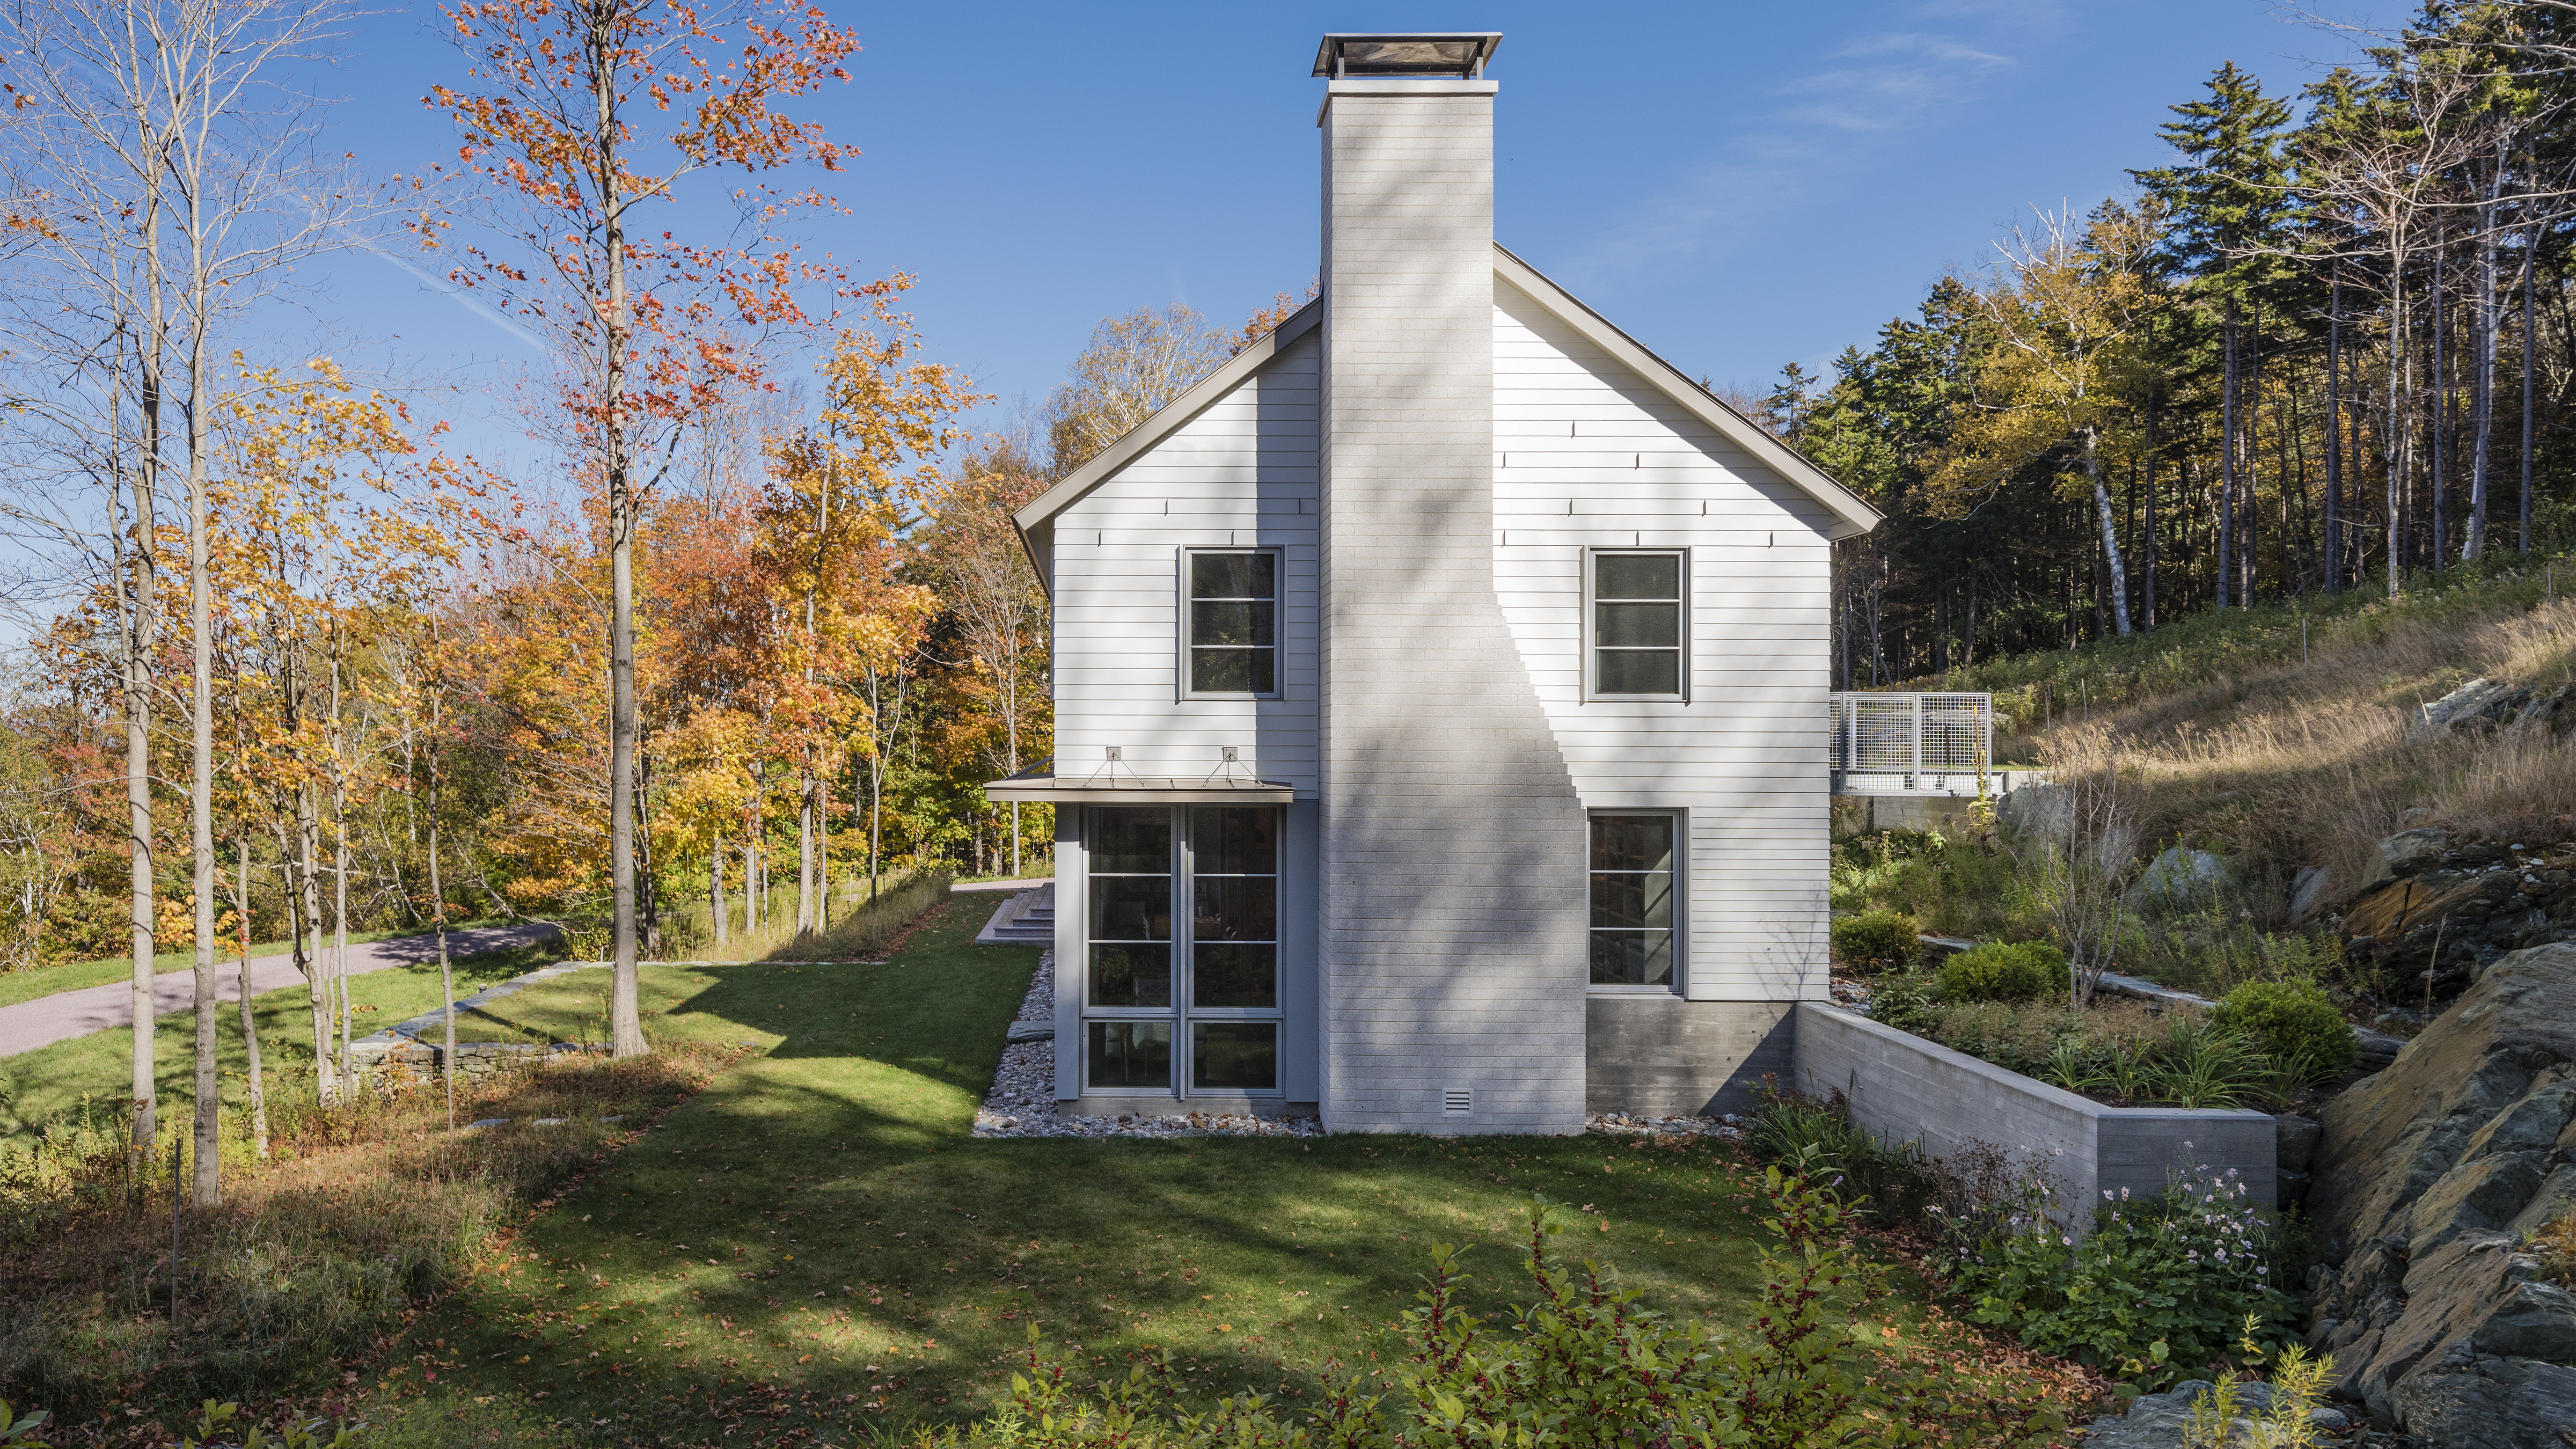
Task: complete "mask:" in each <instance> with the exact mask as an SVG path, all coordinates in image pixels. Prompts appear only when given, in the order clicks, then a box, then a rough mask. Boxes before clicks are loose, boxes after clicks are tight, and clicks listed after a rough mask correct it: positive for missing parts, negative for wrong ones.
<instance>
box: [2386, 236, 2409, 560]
mask: <svg viewBox="0 0 2576 1449" xmlns="http://www.w3.org/2000/svg"><path fill="white" fill-rule="evenodd" d="M2405 261H2406V253H2405V247H2404V244H2403V243H2402V242H2400V243H2397V244H2394V245H2392V246H2391V247H2390V248H2389V263H2390V265H2389V269H2388V289H2389V293H2390V298H2389V310H2388V417H2387V418H2386V420H2385V426H2386V427H2387V430H2388V597H2390V598H2392V599H2393V598H2396V597H2397V594H2398V590H2399V589H2400V587H2402V586H2403V584H2404V582H2405V578H2406V555H2405V548H2406V538H2405V536H2406V514H2405V502H2406V494H2405V479H2406V475H2407V474H2408V472H2409V471H2410V468H2409V466H2408V465H2409V464H2410V463H2412V461H2413V459H2414V453H2415V430H2414V429H2413V428H2411V427H2409V426H2407V416H2406V406H2405V400H2406V395H2407V388H2406V382H2407V379H2408V376H2409V374H2410V373H2411V372H2412V370H2413V368H2414V365H2415V364H2414V356H2413V354H2412V353H2411V352H2410V351H2409V350H2408V349H2407V346H2406V328H2407V326H2408V318H2407V316H2406V265H2405Z"/></svg>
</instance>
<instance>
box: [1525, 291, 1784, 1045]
mask: <svg viewBox="0 0 2576 1449" xmlns="http://www.w3.org/2000/svg"><path fill="white" fill-rule="evenodd" d="M1494 448H1495V458H1494V462H1495V469H1494V528H1495V534H1494V538H1495V545H1494V584H1495V588H1496V590H1497V591H1498V592H1499V593H1500V594H1501V596H1502V603H1503V611H1504V613H1505V615H1506V616H1507V617H1508V618H1509V619H1510V621H1511V626H1512V634H1513V637H1514V639H1515V641H1516V642H1517V643H1518V644H1519V646H1520V650H1521V655H1522V658H1523V659H1524V660H1525V661H1526V662H1527V664H1528V666H1529V672H1530V677H1531V679H1532V681H1533V682H1534V683H1535V685H1536V686H1537V689H1538V694H1539V700H1540V703H1541V705H1542V706H1543V707H1544V708H1545V709H1546V711H1547V714H1548V719H1549V722H1550V723H1551V724H1552V725H1553V726H1554V728H1555V730H1556V736H1557V742H1558V747H1559V748H1560V750H1562V752H1563V753H1564V756H1565V762H1566V765H1567V767H1568V768H1569V769H1570V770H1571V771H1572V772H1573V775H1574V784H1575V788H1576V790H1577V791H1578V792H1580V793H1581V795H1582V796H1583V803H1584V805H1585V806H1586V808H1589V809H1602V808H1617V807H1621V806H1634V807H1645V806H1654V807H1658V808H1664V809H1682V810H1686V811H1688V812H1689V819H1690V854H1689V860H1688V866H1687V879H1686V889H1687V892H1688V897H1689V903H1690V911H1689V919H1688V923H1687V927H1686V934H1685V943H1686V949H1687V952H1688V964H1687V968H1686V974H1685V976H1684V992H1685V994H1686V995H1688V996H1689V997H1691V998H1692V999H1694V1000H1702V1001H1710V1000H1768V1001H1780V1000H1795V999H1801V998H1804V999H1809V1000H1822V999H1824V997H1825V995H1826V990H1825V987H1826V973H1825V961H1826V947H1825V928H1826V924H1827V909H1826V897H1825V883H1826V875H1827V868H1828V864H1829V862H1828V851H1829V844H1830V842H1829V836H1828V829H1829V827H1828V820H1829V818H1830V817H1829V811H1828V808H1827V807H1828V805H1829V803H1830V802H1829V799H1828V793H1829V791H1830V789H1831V782H1830V780H1829V778H1828V776H1827V773H1826V761H1825V754H1826V748H1827V740H1828V734H1827V729H1828V726H1827V721H1826V717H1825V694H1826V691H1827V689H1828V688H1829V681H1828V678H1827V665H1828V660H1829V654H1830V642H1829V640H1830V635H1829V624H1830V620H1829V608H1830V605H1829V598H1830V572H1831V552H1830V549H1831V546H1830V545H1829V544H1828V543H1827V542H1826V534H1825V530H1826V528H1827V526H1828V525H1829V524H1830V522H1831V516H1830V515H1829V514H1828V513H1827V512H1826V511H1825V509H1824V508H1823V506H1822V505H1820V504H1818V503H1816V502H1815V501H1814V500H1813V499H1812V498H1810V497H1809V496H1808V495H1807V494H1805V493H1804V492H1802V491H1800V490H1798V489H1797V488H1795V487H1793V486H1792V485H1790V484H1789V483H1788V482H1787V481H1785V480H1784V479H1782V478H1780V477H1779V476H1778V475H1777V474H1775V473H1773V472H1772V471H1771V470H1770V469H1768V468H1767V467H1764V466H1763V465H1762V464H1760V463H1758V462H1756V461H1755V460H1754V459H1753V458H1752V457H1751V456H1749V455H1748V454H1746V453H1745V452H1743V451H1742V450H1741V449H1739V448H1737V447H1735V446H1734V445H1732V444H1731V443H1729V442H1728V441H1727V440H1726V439H1725V438H1724V437H1722V436H1721V435H1720V434H1718V433H1717V432H1716V430H1714V429H1712V428H1710V427H1709V426H1708V425H1706V424H1705V423H1702V422H1700V421H1698V420H1697V419H1695V418H1693V417H1691V416H1690V414H1688V413H1687V412H1685V411H1684V410H1683V409H1682V408H1681V407H1680V406H1679V405H1678V404H1676V403H1674V402H1673V401H1672V400H1671V399H1670V398H1668V397H1666V396H1664V394H1663V393H1661V392H1660V391H1658V390H1656V389H1655V388H1653V387H1650V386H1648V385H1647V384H1646V382H1645V381H1644V380H1643V379H1641V378H1639V377H1637V376H1636V375H1635V374H1634V373H1632V372H1630V371H1629V370H1628V369H1627V368H1626V367H1625V366H1623V365H1621V364H1620V363H1618V362H1616V361H1614V360H1613V359H1611V358H1609V357H1608V356H1606V355H1604V354H1603V353H1601V352H1600V351H1599V350H1598V349H1597V348H1595V347H1593V346H1592V344H1590V343H1589V342H1587V341H1585V340H1584V339H1583V338H1582V336H1581V335H1580V334H1578V333H1576V332H1575V331H1574V330H1573V329H1571V328H1569V327H1567V326H1565V325H1564V324H1563V323H1561V322H1558V321H1557V320H1556V319H1555V318H1554V317H1553V316H1551V315H1550V314H1549V313H1548V312H1547V311H1546V310H1545V309H1544V308H1542V307H1541V306H1539V304H1538V303H1537V302H1535V301H1534V300H1532V299H1531V298H1529V297H1528V296H1526V295H1524V294H1523V293H1522V292H1520V291H1519V290H1518V289H1517V288H1514V287H1511V286H1509V285H1508V284H1506V283H1503V282H1501V281H1499V280H1498V281H1497V282H1496V283H1495V287H1494ZM1640 545H1642V546H1645V547H1667V548H1687V549H1688V550H1690V584H1691V606H1690V625H1691V628H1690V635H1691V637H1690V699H1689V701H1688V703H1647V702H1636V703H1629V702H1618V703H1605V702H1600V701H1594V702H1589V703H1587V702H1586V701H1585V700H1584V698H1583V688H1582V685H1583V617H1582V615H1583V577H1582V571H1583V550H1584V549H1585V548H1587V547H1593V548H1606V547H1619V548H1626V547H1635V546H1640Z"/></svg>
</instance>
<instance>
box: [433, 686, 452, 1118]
mask: <svg viewBox="0 0 2576 1449" xmlns="http://www.w3.org/2000/svg"><path fill="white" fill-rule="evenodd" d="M437 728H438V703H437V699H436V696H432V697H431V702H430V729H431V731H432V732H433V735H434V733H435V731H436V730H437ZM438 770H439V748H438V741H437V740H436V739H435V738H434V737H433V738H432V739H431V741H430V746H429V912H430V920H431V921H432V922H433V923H434V929H436V930H437V932H438V1007H439V1016H440V1019H441V1020H442V1021H443V1022H444V1023H445V1024H446V1027H447V1038H446V1041H445V1043H444V1045H443V1047H442V1049H441V1050H440V1052H439V1056H438V1077H439V1084H440V1085H441V1086H443V1087H445V1088H446V1089H447V1130H448V1131H449V1132H454V1131H455V1130H456V968H455V965H454V963H452V962H450V961H449V960H448V959H447V892H446V891H445V890H443V889H441V888H440V884H439V879H438V840H439V815H438V786H439V778H438Z"/></svg>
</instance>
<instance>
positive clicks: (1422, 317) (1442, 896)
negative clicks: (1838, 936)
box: [1318, 79, 1587, 1132]
mask: <svg viewBox="0 0 2576 1449" xmlns="http://www.w3.org/2000/svg"><path fill="white" fill-rule="evenodd" d="M1494 89H1495V87H1494V84H1493V83H1492V82H1490V81H1461V80H1377V79H1371V80H1346V81H1335V82H1333V83H1332V84H1331V86H1330V87H1329V91H1328V94H1327V96H1326V100H1325V109H1324V114H1323V116H1322V118H1321V125H1322V128H1323V143H1324V145H1323V150H1324V238H1323V241H1324V248H1323V250H1324V276H1323V281H1324V301H1325V314H1324V323H1323V388H1322V397H1323V403H1322V419H1321V421H1322V426H1321V430H1320V431H1321V437H1320V442H1321V460H1320V461H1321V465H1322V466H1321V479H1322V487H1321V494H1322V517H1321V525H1322V526H1321V531H1320V532H1321V548H1320V552H1321V592H1322V598H1323V621H1322V629H1321V656H1322V657H1321V664H1322V667H1321V690H1320V693H1321V708H1320V710H1319V719H1318V743H1319V747H1320V748H1319V755H1320V777H1321V778H1320V788H1321V794H1322V811H1321V816H1322V819H1321V829H1322V850H1321V880H1320V882H1319V886H1320V901H1319V907H1320V911H1321V917H1322V924H1321V929H1320V931H1319V933H1318V935H1319V946H1320V952H1319V960H1320V966H1321V985H1322V997H1321V1003H1322V1011H1323V1018H1324V1032H1323V1043H1322V1044H1323V1073H1322V1081H1321V1092H1320V1095H1321V1105H1322V1109H1323V1114H1324V1121H1325V1125H1326V1126H1327V1127H1329V1128H1331V1129H1332V1130H1334V1131H1341V1132H1352V1131H1360V1132H1370V1131H1377V1132H1385V1131H1421V1132H1576V1131H1580V1130H1582V1126H1583V1095H1584V931H1585V922H1586V919H1587V905H1586V899H1585V890H1586V887H1585V877H1584V859H1585V857H1584V825H1583V808H1582V803H1581V801H1580V800H1579V799H1578V798H1577V797H1576V795H1575V791H1574V786H1573V782H1572V780H1571V779H1570V777H1569V776H1568V774H1567V772H1566V767H1565V761H1564V759H1563V757H1562V756H1561V755H1560V754H1559V752H1558V749H1557V743H1556V738H1555V736H1554V734H1553V733H1552V732H1551V731H1550V729H1549V727H1548V721H1547V717H1546V715H1545V714H1544V713H1543V712H1542V711H1541V709H1540V708H1539V704H1538V699H1537V696H1536V694H1535V692H1534V691H1533V689H1532V688H1531V684H1530V677H1529V672H1528V670H1527V669H1526V668H1525V667H1524V666H1523V664H1522V661H1521V655H1520V652H1519V650H1518V649H1517V648H1515V647H1514V644H1513V641H1512V637H1511V633H1510V630H1509V628H1508V627H1507V625H1506V623H1505V620H1504V617H1503V611H1502V607H1501V604H1500V601H1499V600H1498V599H1497V597H1496V595H1495V592H1494V566H1493V548H1492V537H1493V534H1492V528H1493V511H1494V510H1493V481H1494V480H1493V452H1494V449H1493V437H1494V403H1493V396H1494V392H1493V390H1494V343H1493V327H1494V312H1493V298H1494V284H1493V269H1494V254H1493V183H1494V175H1493V106H1494ZM1450 1091H1466V1092H1469V1093H1471V1094H1472V1101H1473V1103H1474V1108H1473V1110H1472V1112H1470V1113H1468V1114H1466V1115H1463V1116H1452V1115H1450V1114H1448V1113H1447V1112H1445V1111H1444V1110H1443V1103H1444V1094H1445V1093H1447V1092H1450Z"/></svg>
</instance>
